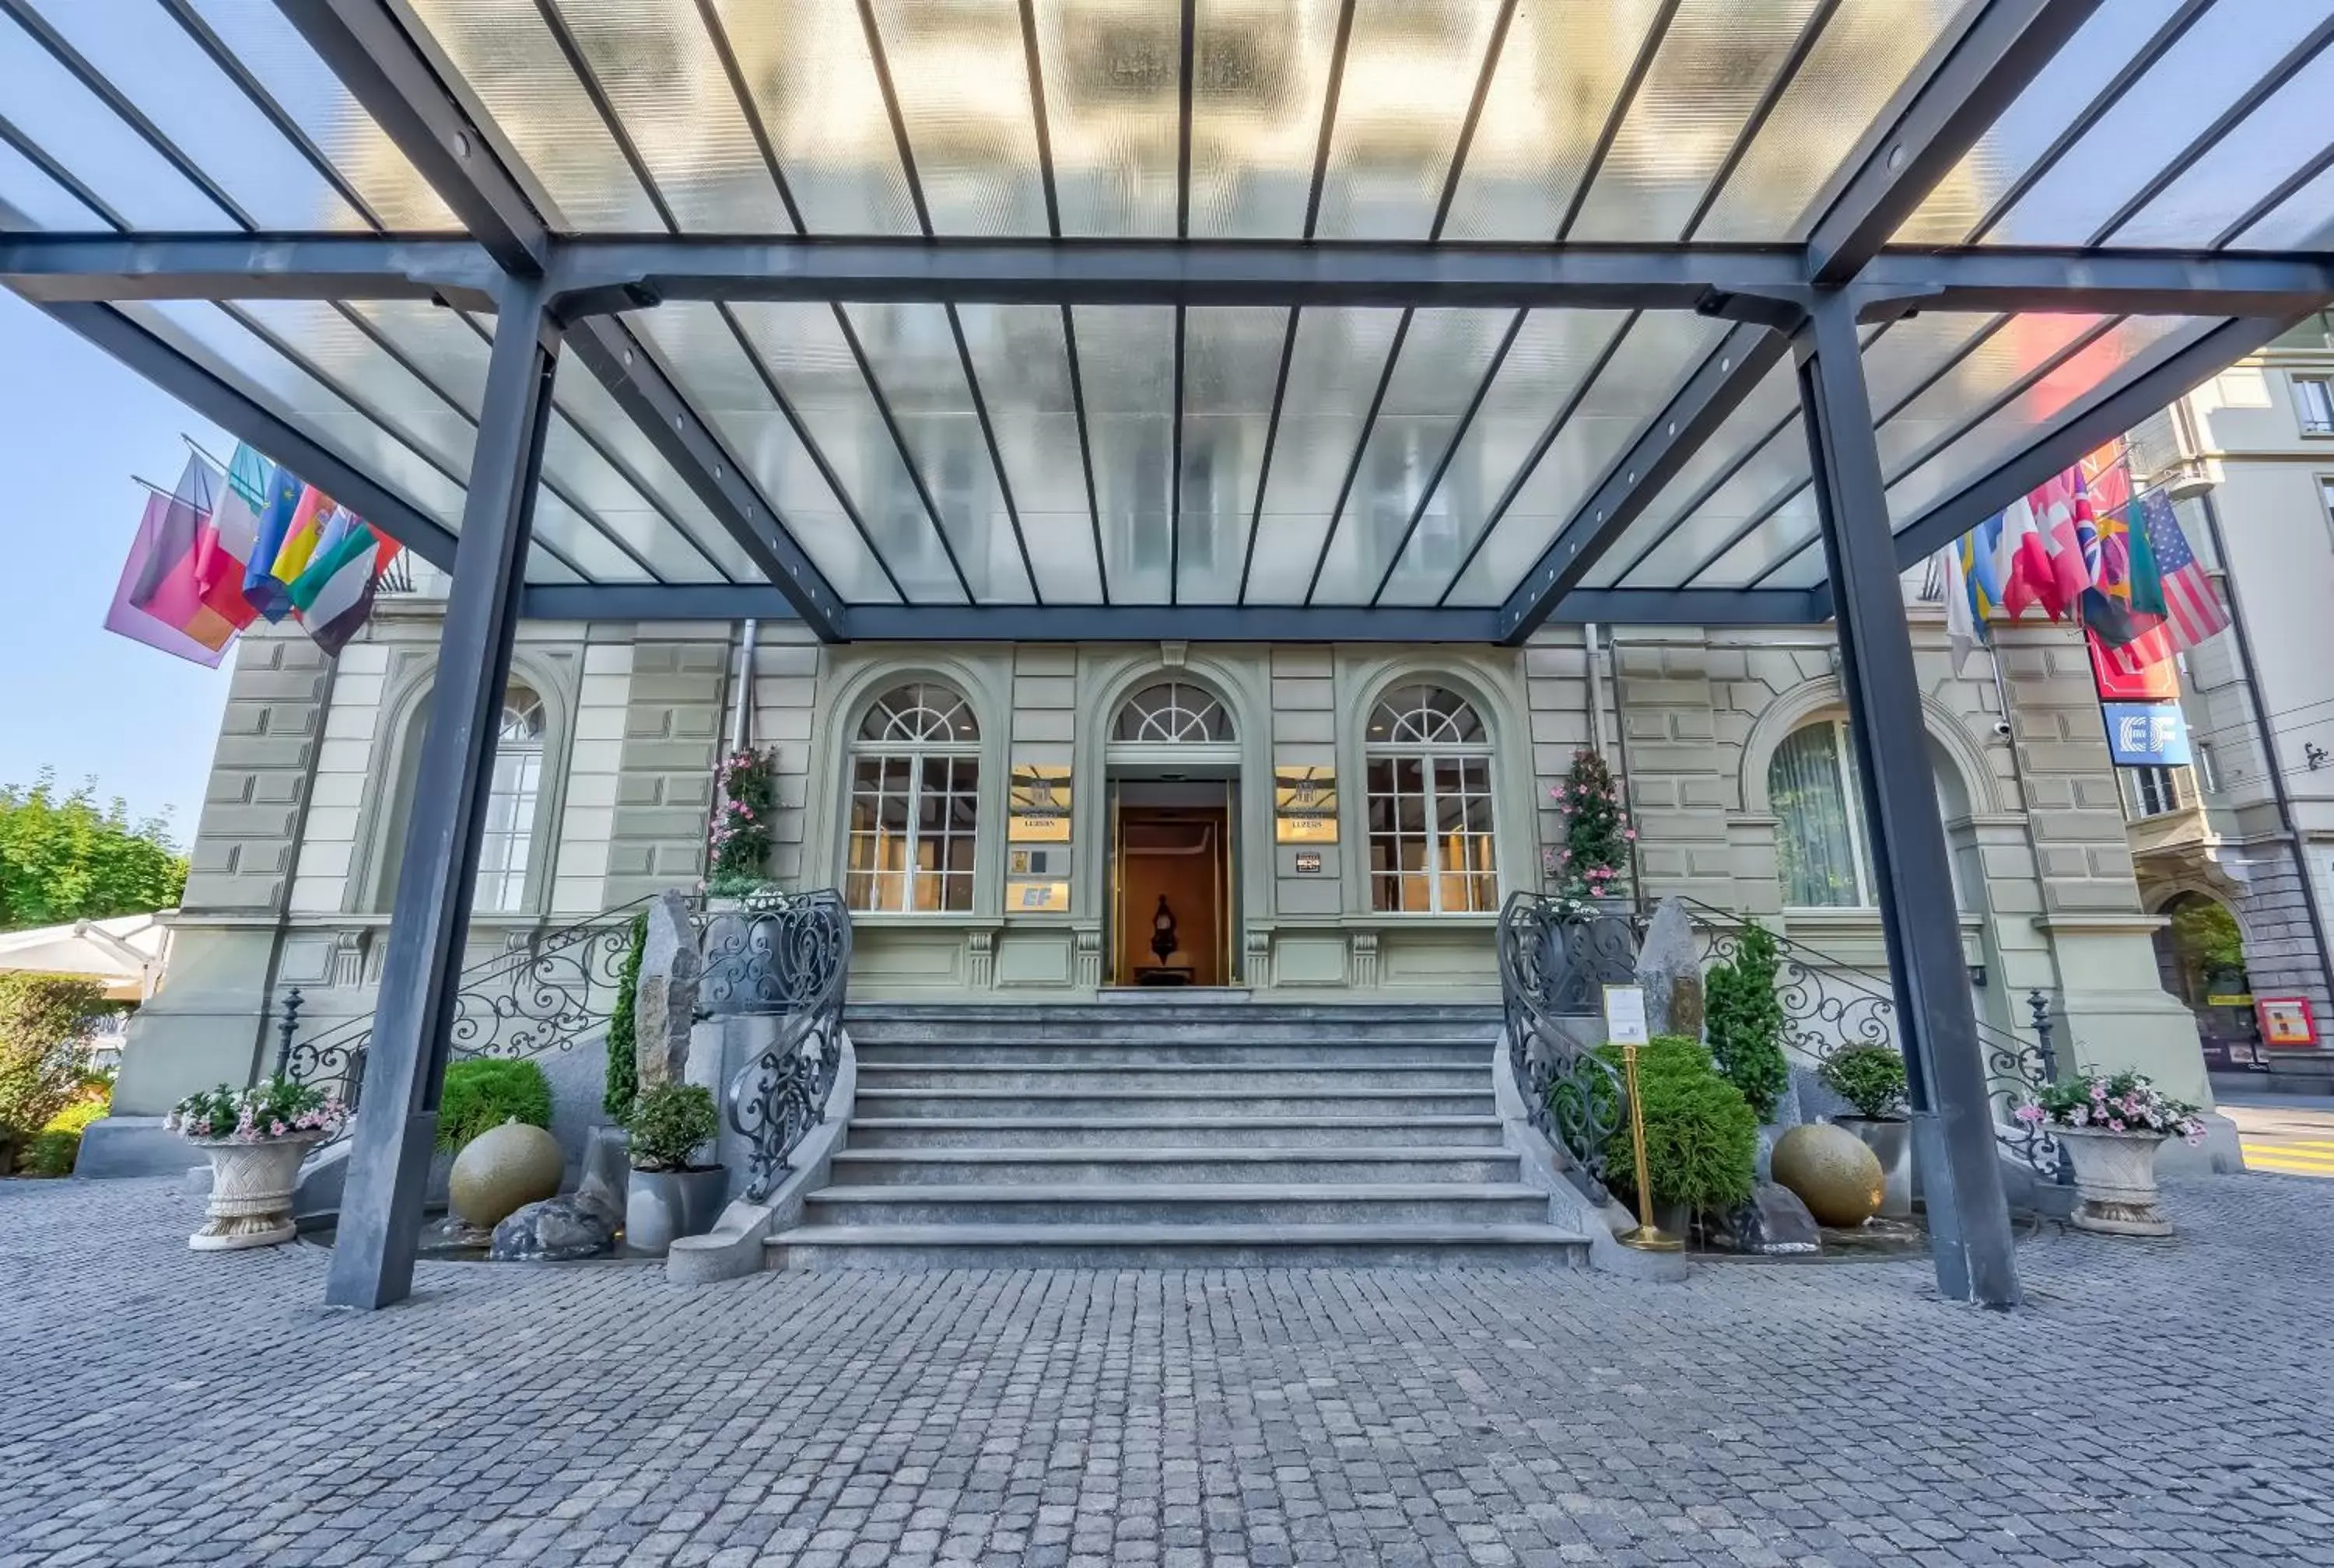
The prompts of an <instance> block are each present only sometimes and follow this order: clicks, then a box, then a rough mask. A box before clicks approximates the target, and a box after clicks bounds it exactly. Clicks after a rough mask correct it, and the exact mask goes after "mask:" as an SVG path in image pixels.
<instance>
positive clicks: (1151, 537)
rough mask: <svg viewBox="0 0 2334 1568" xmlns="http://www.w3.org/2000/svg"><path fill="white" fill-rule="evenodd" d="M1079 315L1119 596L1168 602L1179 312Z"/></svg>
mask: <svg viewBox="0 0 2334 1568" xmlns="http://www.w3.org/2000/svg"><path fill="white" fill-rule="evenodd" d="M1070 319H1071V325H1072V329H1073V330H1074V331H1075V332H1076V334H1077V346H1078V367H1079V370H1080V384H1081V386H1082V387H1083V389H1084V390H1085V409H1086V439H1087V441H1088V442H1089V443H1090V444H1091V445H1092V447H1093V450H1094V476H1095V500H1096V503H1097V504H1098V506H1099V509H1100V514H1101V517H1102V550H1103V566H1104V571H1105V572H1108V573H1109V579H1110V598H1111V602H1113V603H1114V604H1115V603H1124V602H1135V603H1164V602H1165V601H1166V600H1167V599H1168V597H1169V592H1168V585H1169V583H1170V582H1171V581H1172V579H1171V578H1170V577H1169V575H1168V569H1169V566H1170V563H1171V561H1172V554H1173V552H1174V549H1175V546H1174V544H1172V543H1171V539H1172V534H1173V526H1172V524H1173V518H1172V513H1171V508H1172V505H1173V501H1172V497H1171V495H1170V494H1169V480H1168V476H1169V473H1170V471H1171V464H1172V455H1173V449H1174V440H1175V312H1174V308H1173V307H1172V306H1170V305H1134V306H1125V307H1119V308H1111V307H1104V306H1094V305H1080V306H1078V307H1076V308H1075V309H1074V310H1073V311H1071V313H1070Z"/></svg>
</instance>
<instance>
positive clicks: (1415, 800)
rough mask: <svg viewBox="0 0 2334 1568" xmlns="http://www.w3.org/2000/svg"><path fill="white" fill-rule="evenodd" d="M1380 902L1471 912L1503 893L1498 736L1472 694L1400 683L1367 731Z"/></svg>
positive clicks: (1373, 877) (1375, 889)
mask: <svg viewBox="0 0 2334 1568" xmlns="http://www.w3.org/2000/svg"><path fill="white" fill-rule="evenodd" d="M1364 745H1365V748H1366V752H1367V758H1366V760H1367V773H1366V778H1365V783H1366V785H1367V794H1368V801H1369V841H1370V907H1371V908H1372V909H1381V910H1389V911H1399V912H1402V913H1405V914H1437V915H1450V914H1463V913H1467V912H1470V911H1474V910H1481V909H1493V908H1495V907H1497V905H1498V904H1499V901H1500V886H1499V870H1498V860H1497V857H1496V855H1495V854H1494V852H1493V843H1494V841H1493V836H1492V831H1491V742H1490V736H1489V735H1488V734H1486V733H1485V731H1484V729H1483V721H1482V719H1481V718H1480V717H1478V716H1477V714H1476V712H1475V709H1474V707H1473V705H1471V703H1469V702H1468V701H1467V699H1466V698H1464V697H1460V696H1458V695H1457V694H1455V693H1453V692H1451V691H1447V690H1445V689H1444V688H1442V687H1439V686H1430V685H1425V684H1423V683H1420V684H1414V685H1410V686H1398V687H1395V688H1394V689H1393V690H1391V691H1389V692H1387V693H1386V694H1385V696H1384V697H1383V698H1381V699H1380V700H1379V702H1378V705H1377V707H1374V708H1373V709H1371V711H1370V723H1369V728H1368V730H1367V731H1366V733H1365V736H1364Z"/></svg>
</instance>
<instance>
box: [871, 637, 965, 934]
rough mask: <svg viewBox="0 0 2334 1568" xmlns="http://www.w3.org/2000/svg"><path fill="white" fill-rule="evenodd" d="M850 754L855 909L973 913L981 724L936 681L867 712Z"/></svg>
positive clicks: (896, 691) (900, 690)
mask: <svg viewBox="0 0 2334 1568" xmlns="http://www.w3.org/2000/svg"><path fill="white" fill-rule="evenodd" d="M851 749H852V757H851V829H850V842H849V845H848V849H847V872H848V874H847V875H846V876H845V877H844V898H845V899H847V900H848V901H849V903H850V905H851V907H852V908H853V909H873V910H882V911H886V912H890V913H894V914H898V913H908V912H920V913H937V912H941V911H946V910H961V909H971V908H972V868H973V863H974V862H973V836H974V830H975V828H976V827H977V826H978V823H979V814H980V726H979V724H978V723H977V722H976V721H975V720H974V718H973V717H972V708H971V707H970V706H969V704H967V703H966V701H965V700H964V698H963V697H962V696H960V694H958V693H957V692H956V691H954V690H952V689H951V688H948V687H945V686H941V685H940V684H938V683H936V682H932V681H912V682H911V683H909V684H908V685H905V686H896V687H893V688H892V689H891V690H889V691H887V692H885V693H884V694H883V695H882V697H877V698H876V699H875V702H874V705H873V707H869V708H868V710H867V717H865V718H863V719H862V720H861V721H860V724H859V734H858V736H856V738H854V740H853V742H852V746H851Z"/></svg>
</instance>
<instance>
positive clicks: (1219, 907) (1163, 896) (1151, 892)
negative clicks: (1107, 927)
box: [1110, 778, 1234, 987]
mask: <svg viewBox="0 0 2334 1568" xmlns="http://www.w3.org/2000/svg"><path fill="white" fill-rule="evenodd" d="M1233 784H1234V781H1233V780H1231V779H1229V778H1218V779H1143V778H1127V779H1120V778H1113V779H1112V780H1111V782H1110V791H1111V817H1112V822H1113V831H1112V834H1111V886H1112V890H1113V898H1112V900H1111V903H1112V916H1113V919H1112V921H1111V933H1110V983H1111V984H1112V985H1114V986H1156V987H1180V986H1229V985H1230V984H1231V983H1232V956H1231V933H1232V908H1231V906H1232V853H1231V849H1232V846H1231V834H1232V809H1231V805H1232V789H1233Z"/></svg>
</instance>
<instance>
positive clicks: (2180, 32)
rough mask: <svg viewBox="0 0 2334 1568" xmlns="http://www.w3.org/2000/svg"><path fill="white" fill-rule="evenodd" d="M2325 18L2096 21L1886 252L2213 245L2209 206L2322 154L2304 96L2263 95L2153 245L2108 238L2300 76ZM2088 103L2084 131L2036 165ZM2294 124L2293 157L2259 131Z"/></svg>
mask: <svg viewBox="0 0 2334 1568" xmlns="http://www.w3.org/2000/svg"><path fill="white" fill-rule="evenodd" d="M2329 16H2334V0H2216V3H2215V4H2213V5H2210V6H2208V7H2206V8H2204V10H2203V11H2202V12H2201V14H2194V16H2193V17H2192V15H2191V14H2190V12H2189V10H2188V9H2186V8H2180V7H2177V6H2176V5H2175V0H2118V3H2117V4H2115V5H2103V6H2101V7H2099V9H2098V11H2097V12H2096V13H2095V14H2093V15H2092V17H2091V19H2090V20H2089V22H2088V23H2087V24H2085V25H2084V27H2083V28H2082V29H2081V30H2080V31H2079V32H2078V34H2076V36H2075V37H2074V38H2073V39H2072V40H2071V41H2070V42H2069V43H2068V44H2067V46H2066V47H2065V48H2063V49H2061V50H2060V51H2059V53H2058V54H2057V56H2056V57H2054V58H2053V59H2052V60H2051V62H2050V63H2049V64H2048V65H2047V66H2045V67H2044V68H2043V70H2042V72H2040V74H2039V75H2038V76H2037V77H2036V78H2035V79H2034V81H2033V82H2031V83H2030V84H2029V85H2028V87H2027V88H2026V91H2024V92H2022V93H2021V94H2020V96H2019V98H2018V100H2017V101H2015V102H2014V103H2013V104H2012V105H2011V107H2010V109H2009V110H2007V111H2005V112H2004V113H2003V115H2002V117H2001V120H1999V121H1998V122H1997V123H1996V124H1995V125H1994V127H1993V128H1992V130H1989V131H1987V132H1986V134H1985V135H1984V136H1983V137H1982V138H1981V139H1980V141H1979V144H1978V146H1977V147H1976V149H1973V150H1972V152H1971V153H1970V155H1969V156H1968V157H1967V158H1965V159H1963V161H1962V163H1961V165H1960V166H1959V167H1958V168H1955V169H1954V171H1953V173H1952V174H1951V175H1949V176H1947V177H1946V178H1945V179H1944V180H1943V182H1942V183H1941V184H1940V185H1939V187H1938V188H1937V189H1936V190H1934V192H1932V193H1931V194H1930V196H1929V197H1928V198H1927V199H1926V200H1925V201H1924V202H1923V204H1922V205H1921V207H1919V209H1918V210H1916V211H1915V212H1914V215H1913V216H1912V217H1911V218H1910V219H1908V220H1907V221H1906V222H1905V225H1904V226H1903V227H1902V228H1901V229H1900V230H1899V232H1898V233H1897V235H1896V236H1895V238H1896V241H1897V242H1898V243H1902V244H1916V243H1917V244H1953V243H1958V242H1961V241H1963V240H1966V239H1972V238H1981V239H1984V240H1988V241H1992V242H1996V243H2009V244H2021V245H2087V244H2099V243H2105V242H2106V241H2107V240H2109V239H2113V240H2116V241H2117V243H2123V242H2125V241H2126V240H2127V239H2128V240H2130V242H2132V243H2153V244H2162V243H2177V244H2182V245H2208V244H2210V243H2212V241H2213V238H2214V237H2215V236H2216V235H2217V233H2218V232H2219V230H2218V229H2217V228H2216V227H2213V226H2211V224H2210V220H2209V217H2208V216H2204V214H2205V213H2207V212H2209V211H2210V210H2211V209H2212V208H2213V206H2214V204H2215V201H2216V199H2217V198H2223V197H2225V198H2227V199H2229V200H2232V201H2233V200H2237V199H2240V198H2241V199H2242V200H2246V201H2250V200H2252V198H2254V197H2260V196H2262V195H2263V194H2265V193H2266V192H2267V191H2269V190H2270V189H2271V187H2273V186H2274V185H2275V184H2276V182H2277V180H2278V179H2279V178H2281V176H2282V175H2283V174H2284V173H2286V172H2290V171H2291V168H2293V167H2294V166H2295V165H2296V164H2298V163H2299V162H2300V161H2301V159H2304V158H2306V157H2308V156H2310V154H2311V153H2314V152H2315V151H2317V150H2318V149H2319V148H2320V147H2321V146H2322V145H2323V144H2324V141H2325V138H2324V135H2323V134H2322V131H2323V130H2324V122H2323V117H2322V109H2321V113H2320V119H2319V121H2318V123H2317V124H2316V125H2315V126H2311V125H2310V124H2309V123H2308V122H2309V120H2310V116H2309V115H2308V112H2307V110H2306V108H2303V107H2302V106H2304V105H2307V104H2308V103H2309V102H2310V99H2309V98H2308V97H2307V96H2305V97H2303V98H2300V99H2298V100H2296V101H2294V102H2293V103H2292V104H2291V105H2282V106H2281V104H2280V102H2279V98H2280V94H2279V93H2272V94H2271V97H2270V100H2269V101H2268V102H2267V103H2265V104H2262V105H2259V106H2255V107H2252V109H2251V111H2250V113H2249V114H2245V115H2242V116H2241V117H2239V118H2238V119H2236V120H2234V121H2233V124H2232V126H2231V127H2230V128H2228V134H2227V136H2226V137H2225V138H2224V139H2223V143H2222V145H2229V144H2231V143H2233V147H2232V149H2231V150H2230V151H2229V152H2228V153H2226V154H2223V155H2222V156H2220V157H2218V158H2217V159H2214V161H2213V167H2214V168H2215V169H2216V171H2217V173H2216V176H2215V187H2214V188H2213V197H2212V198H2208V199H2207V201H2206V203H2205V205H2204V207H2203V208H2200V207H2198V206H2197V205H2196V204H2195V198H2194V193H2193V190H2192V194H2191V197H2189V201H2188V205H2187V206H2185V207H2182V206H2179V205H2175V207H2173V208H2170V209H2167V210H2166V211H2165V213H2163V214H2161V215H2159V216H2158V217H2157V219H2156V224H2155V226H2154V227H2153V228H2152V230H2144V231H2138V232H2146V233H2153V234H2154V235H2156V236H2158V237H2156V238H2154V239H2149V240H2141V239H2140V238H2139V237H2138V233H2133V234H2131V235H2128V236H2127V235H2126V234H2125V233H2123V232H2121V231H2122V230H2124V229H2127V228H2130V227H2132V226H2131V225H2128V224H2117V222H2116V221H2115V220H2116V219H2117V215H2118V214H2119V213H2120V212H2121V211H2122V209H2123V208H2124V207H2125V206H2126V205H2127V203H2128V202H2129V201H2130V200H2131V199H2132V198H2133V197H2136V196H2139V195H2141V194H2142V192H2143V190H2144V188H2146V187H2147V186H2149V185H2150V184H2151V183H2152V182H2154V181H2156V180H2157V179H2158V178H2159V177H2160V176H2162V175H2163V174H2164V173H2165V171H2166V170H2167V169H2171V168H2173V167H2174V165H2175V161H2176V160H2178V159H2181V158H2182V157H2183V156H2184V154H2185V153H2188V152H2191V151H2194V152H2197V153H2201V154H2202V155H2203V156H2204V157H2207V158H2210V157H2212V156H2213V153H2212V149H2211V148H2210V147H2209V146H2199V145H2198V139H2199V138H2200V135H2201V133H2204V131H2206V130H2207V129H2208V128H2210V127H2213V125H2214V124H2215V122H2216V121H2218V120H2221V119H2222V118H2223V116H2224V115H2226V114H2228V112H2229V111H2231V110H2233V109H2235V108H2238V107H2239V106H2240V105H2241V103H2242V102H2243V101H2247V100H2248V99H2249V96H2250V95H2251V94H2252V92H2253V91H2254V90H2255V89H2256V87H2257V85H2258V84H2261V83H2262V82H2263V80H2264V78H2265V77H2267V76H2269V75H2270V73H2271V72H2273V71H2279V70H2281V68H2282V69H2283V70H2288V71H2297V72H2301V73H2302V74H2306V73H2307V64H2308V62H2309V61H2310V59H2311V58H2312V57H2313V56H2314V53H2315V52H2316V51H2317V50H2319V49H2321V48H2322V47H2323V43H2324V41H2323V40H2320V39H2319V38H2318V37H2317V36H2316V33H2317V30H2318V29H2319V28H2320V26H2321V25H2322V24H2325V23H2326V22H2327V21H2328V19H2329ZM2142 59H2149V60H2150V63H2149V64H2148V66H2147V69H2146V71H2145V72H2142V73H2141V74H2140V75H2139V76H2138V78H2137V80H2136V81H2135V82H2132V83H2130V84H2129V86H2128V88H2127V90H2126V91H2124V92H2123V93H2122V94H2121V96H2120V97H2119V98H2117V99H2115V100H2114V101H2112V102H2108V101H2106V94H2107V89H2108V87H2109V84H2110V83H2111V82H2112V81H2113V79H2114V78H2115V77H2116V76H2117V72H2119V71H2121V70H2122V69H2124V68H2125V67H2126V66H2127V64H2129V63H2133V62H2136V61H2139V60H2142ZM2299 80H2300V77H2299V76H2297V77H2295V78H2294V81H2299ZM2313 80H2315V79H2313ZM2288 85H2289V86H2291V85H2292V83H2291V82H2289V83H2288ZM2304 91H2305V92H2306V91H2307V90H2306V89H2305V90H2304ZM2095 100H2096V101H2097V112H2096V114H2095V117H2094V118H2092V120H2091V122H2090V123H2089V124H2088V126H2087V127H2085V128H2084V129H2083V130H2082V133H2081V134H2080V135H2079V136H2078V137H2077V138H2076V139H2075V140H2074V141H2073V143H2072V144H2071V145H2070V146H2069V147H2066V148H2065V149H2061V150H2060V151H2059V154H2058V155H2057V156H2056V157H2055V158H2053V159H2049V161H2047V162H2046V161H2045V157H2046V154H2048V153H2049V151H2050V149H2051V148H2052V147H2053V145H2054V144H2055V143H2056V142H2058V141H2059V139H2061V138H2062V136H2063V135H2064V133H2065V132H2067V131H2068V130H2070V129H2072V128H2074V127H2075V126H2076V125H2077V124H2078V122H2079V121H2080V120H2082V119H2083V118H2084V117H2085V116H2086V115H2087V113H2088V112H2090V111H2092V110H2093V109H2094V106H2095ZM2317 101H2318V102H2319V103H2320V105H2321V106H2322V103H2323V101H2324V99H2323V89H2322V88H2320V90H2319V94H2318V98H2317ZM2297 110H2299V111H2300V117H2301V121H2302V123H2303V126H2304V129H2303V130H2300V132H2298V135H2299V137H2300V143H2301V145H2300V146H2298V147H2296V146H2292V145H2290V144H2287V143H2283V142H2281V141H2280V140H2279V139H2277V138H2276V135H2275V132H2274V130H2273V129H2272V128H2273V127H2274V126H2275V125H2277V124H2280V123H2283V122H2284V121H2283V118H2282V117H2284V116H2285V115H2288V114H2291V113H2294V112H2296V111H2297ZM2264 114H2267V115H2269V116H2270V117H2271V120H2270V126H2269V127H2265V128H2264V130H2263V132H2261V133H2249V131H2248V129H2247V124H2248V122H2249V121H2250V120H2252V118H2254V117H2257V116H2261V115H2264ZM2176 188H2178V182H2177V180H2175V189H2176ZM2167 194H2168V193H2167ZM2011 196H2014V197H2015V199H2014V200H2012V201H2011V203H2010V205H2009V206H2008V207H2006V208H2004V207H2002V206H2001V204H2002V202H2003V199H2004V198H2005V197H2011ZM1997 209H2000V210H1997ZM1981 227H1982V233H1981V232H1980V230H1981ZM2173 236H2176V238H2175V237H2173Z"/></svg>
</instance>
